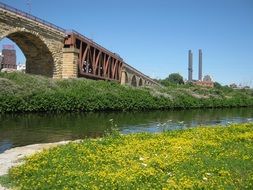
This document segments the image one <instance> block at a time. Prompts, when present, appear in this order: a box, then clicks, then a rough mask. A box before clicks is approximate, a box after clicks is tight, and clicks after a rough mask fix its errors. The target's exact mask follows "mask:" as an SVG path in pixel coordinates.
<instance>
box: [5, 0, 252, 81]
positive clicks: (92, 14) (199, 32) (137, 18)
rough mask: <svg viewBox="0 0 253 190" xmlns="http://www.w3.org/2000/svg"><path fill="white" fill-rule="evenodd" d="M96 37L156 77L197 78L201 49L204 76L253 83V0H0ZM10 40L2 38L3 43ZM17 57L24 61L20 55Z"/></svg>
mask: <svg viewBox="0 0 253 190" xmlns="http://www.w3.org/2000/svg"><path fill="white" fill-rule="evenodd" d="M1 2H3V3H6V4H8V5H11V6H13V7H15V8H18V9H21V10H23V11H26V12H28V11H29V8H28V5H27V2H30V4H31V14H33V15H35V16H37V17H39V18H42V19H44V20H47V21H49V22H52V23H54V24H56V25H58V26H60V27H63V28H65V29H75V30H76V31H78V32H80V33H82V34H84V35H86V36H87V37H89V38H92V39H93V40H94V41H96V42H97V43H99V44H101V45H102V46H104V47H106V48H107V49H109V50H111V51H113V52H116V53H118V54H120V56H121V57H122V58H123V59H124V60H125V61H126V62H127V63H128V64H130V65H132V66H133V67H135V68H137V69H138V70H140V71H141V72H143V73H145V74H147V75H149V76H151V77H154V78H165V77H167V76H168V75H169V74H170V73H173V72H176V73H180V74H181V75H182V76H183V77H184V78H187V66H188V55H187V54H188V50H189V49H191V50H192V51H193V64H194V71H193V75H194V78H195V79H197V75H198V68H197V65H198V59H197V58H198V49H202V51H203V74H204V75H206V74H209V75H211V76H212V77H213V78H214V80H215V81H218V82H220V83H222V84H231V83H233V82H235V83H237V84H239V83H242V84H244V85H251V86H253V0H106V1H104V0H92V1H91V0H89V1H87V0H71V1H69V0H50V1H49V0H1ZM4 43H8V42H7V41H6V40H2V41H1V42H0V45H1V46H2V44H4ZM18 59H19V61H21V62H23V59H24V58H22V57H20V56H19V58H18Z"/></svg>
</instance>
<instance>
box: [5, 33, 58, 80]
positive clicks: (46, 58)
mask: <svg viewBox="0 0 253 190" xmlns="http://www.w3.org/2000/svg"><path fill="white" fill-rule="evenodd" d="M3 39H4V40H3V42H5V41H6V39H8V40H9V41H10V40H11V41H12V42H13V43H15V44H16V45H17V47H15V49H17V50H19V49H20V50H21V51H17V58H18V59H17V63H19V62H20V63H22V62H23V64H25V72H26V73H30V74H35V75H43V76H47V77H53V72H54V59H53V56H52V53H51V52H50V51H49V49H48V47H47V45H46V44H45V43H44V42H43V41H42V40H41V39H40V38H39V37H38V36H36V35H35V34H32V33H29V32H23V31H17V32H14V33H10V34H8V35H6V36H4V38H3ZM1 41H2V39H1ZM3 42H2V43H3ZM21 52H22V53H21ZM22 54H23V60H19V57H22ZM3 59H4V58H3Z"/></svg>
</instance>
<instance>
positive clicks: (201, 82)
mask: <svg viewBox="0 0 253 190" xmlns="http://www.w3.org/2000/svg"><path fill="white" fill-rule="evenodd" d="M192 65H193V55H192V51H191V50H189V52H188V82H191V83H193V84H195V85H198V86H205V87H211V88H213V87H214V82H213V80H212V78H211V77H210V76H209V75H206V76H204V79H203V80H202V78H203V77H202V50H201V49H199V73H198V74H199V75H198V80H193V77H192V73H193V69H192Z"/></svg>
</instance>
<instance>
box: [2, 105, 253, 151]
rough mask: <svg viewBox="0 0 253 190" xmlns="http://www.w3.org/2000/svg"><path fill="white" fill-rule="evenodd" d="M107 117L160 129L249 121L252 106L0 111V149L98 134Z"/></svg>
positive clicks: (131, 127) (134, 127)
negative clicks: (82, 110) (186, 108)
mask: <svg viewBox="0 0 253 190" xmlns="http://www.w3.org/2000/svg"><path fill="white" fill-rule="evenodd" d="M110 119H113V120H114V123H116V124H117V126H118V127H119V130H120V131H121V132H122V133H133V132H134V133H135V132H143V131H144V132H160V131H164V130H175V129H185V128H189V127H194V126H197V125H214V124H222V125H225V124H227V123H228V122H230V123H238V122H248V121H253V109H252V108H236V109H206V110H203V109H201V110H181V111H152V112H123V113H116V112H113V113H64V114H56V113H47V114H45V113H43V114H8V115H0V153H1V152H3V151H4V150H6V149H9V148H11V147H16V146H24V145H28V144H35V143H45V142H57V141H62V140H72V139H79V138H85V137H92V138H96V137H100V136H102V135H103V134H104V132H105V131H106V130H108V129H109V128H110V127H111V122H110V121H109V120H110Z"/></svg>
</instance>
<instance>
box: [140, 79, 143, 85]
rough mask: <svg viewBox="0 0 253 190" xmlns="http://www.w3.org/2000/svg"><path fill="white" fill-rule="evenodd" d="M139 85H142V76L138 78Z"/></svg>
mask: <svg viewBox="0 0 253 190" xmlns="http://www.w3.org/2000/svg"><path fill="white" fill-rule="evenodd" d="M139 86H143V81H142V78H140V80H139Z"/></svg>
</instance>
